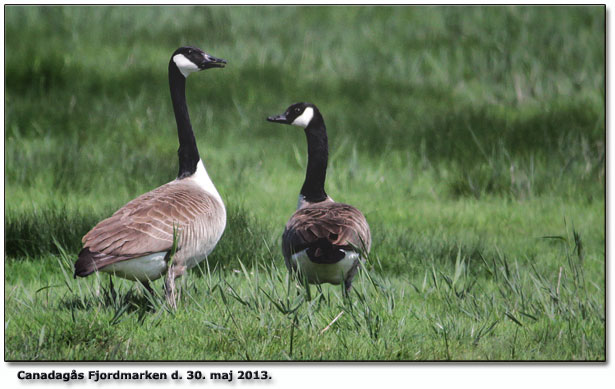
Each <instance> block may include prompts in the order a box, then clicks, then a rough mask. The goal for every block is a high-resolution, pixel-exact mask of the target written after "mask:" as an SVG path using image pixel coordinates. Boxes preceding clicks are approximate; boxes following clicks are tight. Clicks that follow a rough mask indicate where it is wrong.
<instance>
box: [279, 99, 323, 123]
mask: <svg viewBox="0 0 615 389" xmlns="http://www.w3.org/2000/svg"><path fill="white" fill-rule="evenodd" d="M317 117H321V116H320V112H319V111H318V108H316V106H315V105H314V104H311V103H295V104H293V105H291V106H290V107H288V108H287V109H286V111H285V112H284V113H283V114H281V115H276V116H269V117H268V118H267V120H268V121H270V122H273V123H281V124H290V125H292V126H298V127H302V128H306V127H307V126H309V125H310V123H311V122H312V121H313V120H314V119H315V118H317Z"/></svg>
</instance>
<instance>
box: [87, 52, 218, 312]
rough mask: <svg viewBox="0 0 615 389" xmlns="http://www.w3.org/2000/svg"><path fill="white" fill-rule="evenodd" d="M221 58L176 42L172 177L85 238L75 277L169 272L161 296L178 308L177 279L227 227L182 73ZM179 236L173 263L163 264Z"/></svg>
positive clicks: (146, 276)
mask: <svg viewBox="0 0 615 389" xmlns="http://www.w3.org/2000/svg"><path fill="white" fill-rule="evenodd" d="M225 64H226V61H225V60H223V59H219V58H215V57H212V56H210V55H209V54H206V53H204V52H203V51H202V50H200V49H198V48H195V47H180V48H179V49H177V50H176V51H175V52H174V53H173V55H172V56H171V60H170V61H169V87H170V89H171V100H172V102H173V111H174V113H175V120H176V122H177V135H178V138H179V150H178V151H177V153H178V156H179V173H178V175H177V178H176V179H175V180H173V181H171V182H169V183H167V184H165V185H162V186H160V187H158V188H156V189H154V190H152V191H150V192H147V193H145V194H143V195H141V196H139V197H137V198H136V199H134V200H132V201H130V202H129V203H128V204H126V205H124V206H123V207H122V208H120V209H119V210H118V211H116V212H115V213H114V214H113V215H112V216H111V217H109V218H108V219H105V220H103V221H101V222H100V223H98V224H97V225H96V226H95V227H94V228H92V230H90V232H88V233H87V234H86V235H85V236H84V237H83V239H82V243H83V249H82V250H81V252H80V253H79V259H78V260H77V262H75V278H76V277H77V276H80V277H85V276H87V275H89V274H92V273H93V272H95V271H99V270H100V271H103V272H107V273H111V274H114V275H116V276H118V277H122V278H126V279H130V280H138V281H141V282H142V283H143V284H144V285H145V287H146V288H147V289H148V290H150V291H151V288H150V286H149V281H153V280H155V279H158V278H160V277H162V276H163V275H164V274H165V273H166V279H165V294H166V298H167V300H168V301H169V303H170V304H171V305H172V306H175V278H176V277H179V276H181V275H182V274H183V273H184V272H185V271H186V270H187V269H189V268H191V267H193V266H195V265H196V264H197V263H199V262H201V261H202V260H203V259H205V258H206V257H207V256H208V255H209V253H211V251H212V250H213V249H214V247H215V246H216V244H217V243H218V240H219V239H220V237H221V236H222V232H223V231H224V227H225V226H226V210H225V208H224V203H223V202H222V199H221V198H220V194H218V191H217V190H216V188H215V186H214V184H213V182H212V181H211V179H210V178H209V175H208V174H207V171H206V170H205V166H204V165H203V161H202V160H201V158H200V157H199V151H198V149H197V145H196V139H195V138H194V133H193V131H192V125H191V124H190V117H189V115H188V107H187V106H186V93H185V90H186V78H187V77H188V75H189V74H190V73H192V72H196V71H199V70H204V69H209V68H222V67H224V65H225ZM174 233H176V236H177V239H176V243H177V247H176V250H175V254H174V256H173V258H172V259H173V262H172V263H169V264H167V262H168V260H169V257H170V253H171V251H172V247H173V243H174Z"/></svg>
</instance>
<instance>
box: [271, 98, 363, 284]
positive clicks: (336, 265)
mask: <svg viewBox="0 0 615 389" xmlns="http://www.w3.org/2000/svg"><path fill="white" fill-rule="evenodd" d="M267 120H268V121H270V122H274V123H281V124H289V125H294V126H299V127H302V128H303V129H304V131H305V135H306V138H307V145H308V163H307V171H306V175H305V181H304V182H303V186H302V187H301V192H300V194H299V201H298V203H297V210H296V211H295V213H294V214H293V215H292V216H291V218H290V220H289V221H288V223H286V227H285V229H284V233H283V235H282V253H283V255H284V260H285V262H286V266H287V267H288V269H289V271H291V272H296V271H298V272H299V273H300V274H302V275H303V276H305V277H306V278H307V281H308V282H310V283H313V284H320V283H331V284H340V283H343V284H344V287H345V290H346V292H348V291H349V290H350V288H351V286H352V280H353V278H354V276H355V274H356V272H357V270H358V267H359V266H360V264H361V263H362V262H364V261H365V259H366V255H367V254H368V253H369V250H370V247H371V234H370V230H369V225H368V224H367V220H365V216H363V214H362V213H361V211H359V210H358V209H356V208H355V207H353V206H351V205H348V204H343V203H337V202H335V201H333V199H332V198H331V197H329V196H328V195H327V193H326V192H325V188H324V186H325V177H326V174H327V162H328V156H329V145H328V139H327V130H326V127H325V121H324V119H323V117H322V115H321V113H320V111H319V110H318V108H316V106H315V105H314V104H310V103H297V104H293V105H291V106H290V107H288V109H287V110H286V111H285V112H284V113H283V114H281V115H277V116H271V117H269V118H267Z"/></svg>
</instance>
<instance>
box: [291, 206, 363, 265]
mask: <svg viewBox="0 0 615 389" xmlns="http://www.w3.org/2000/svg"><path fill="white" fill-rule="evenodd" d="M370 246H371V233H370V230H369V225H368V224H367V220H365V216H363V214H362V213H361V211H359V210H358V209H356V208H355V207H353V206H351V205H348V204H343V203H334V202H322V203H316V204H311V205H308V206H306V207H303V208H301V209H299V210H297V211H296V212H295V213H294V214H293V216H292V217H291V218H290V220H289V221H288V223H287V224H286V228H285V229H284V234H283V236H282V252H283V254H284V257H285V258H286V259H288V258H289V257H290V256H292V255H293V254H294V253H298V252H300V251H303V250H305V249H308V254H310V253H313V254H314V255H316V256H319V255H321V256H322V255H324V256H326V255H327V253H329V254H328V255H329V256H335V254H332V253H335V252H336V251H337V252H339V250H340V249H344V250H355V249H359V250H365V251H366V252H369V249H370ZM312 259H314V258H312ZM319 260H320V261H324V262H327V259H326V258H320V259H319ZM329 261H334V258H332V259H330V260H329Z"/></svg>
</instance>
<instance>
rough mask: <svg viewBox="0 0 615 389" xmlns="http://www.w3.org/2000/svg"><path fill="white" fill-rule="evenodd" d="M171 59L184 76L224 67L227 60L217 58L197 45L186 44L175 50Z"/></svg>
mask: <svg viewBox="0 0 615 389" xmlns="http://www.w3.org/2000/svg"><path fill="white" fill-rule="evenodd" d="M171 61H172V62H173V63H174V64H175V66H177V68H178V69H179V71H180V72H181V74H182V75H183V76H184V77H188V75H190V73H193V72H198V71H200V70H205V69H210V68H223V67H224V65H226V61H225V60H223V59H221V58H216V57H214V56H211V55H209V54H207V53H206V52H204V51H203V50H201V49H199V48H197V47H191V46H184V47H180V48H179V49H177V50H175V52H174V53H173V55H172V56H171Z"/></svg>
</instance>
